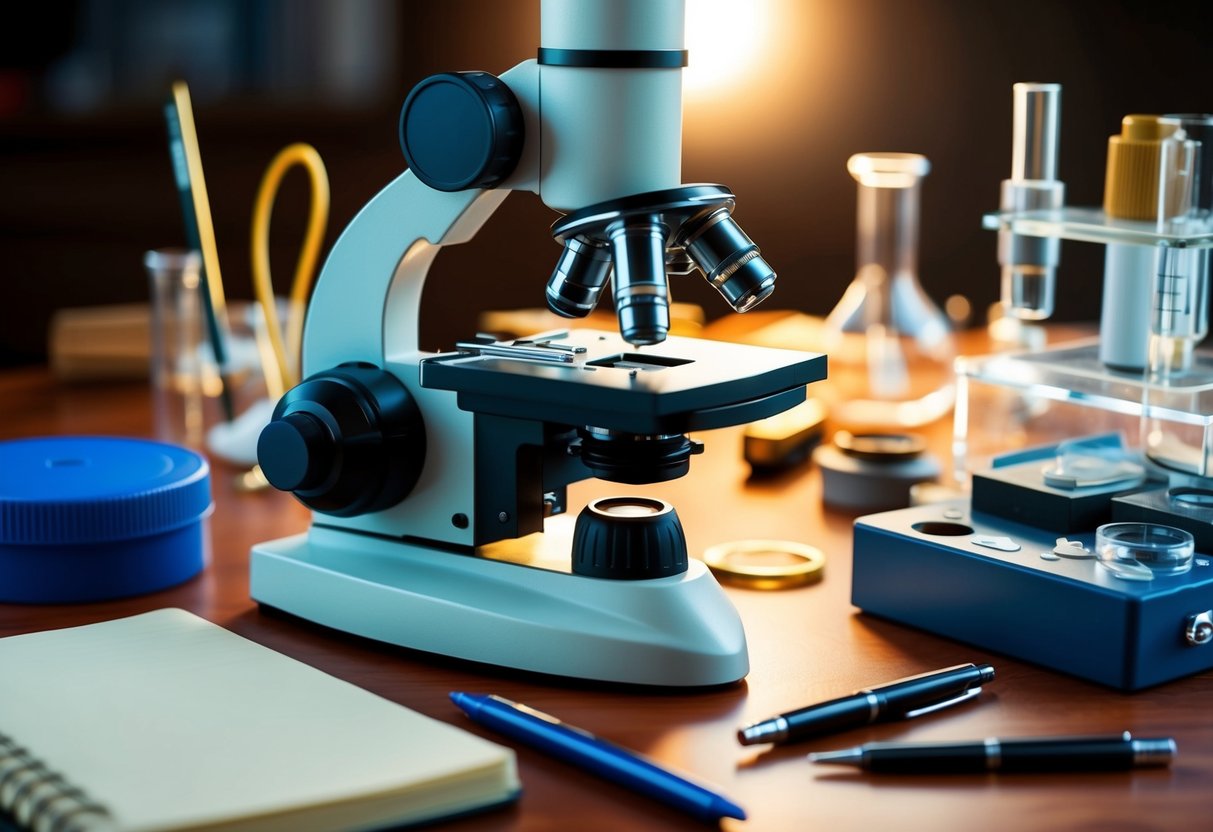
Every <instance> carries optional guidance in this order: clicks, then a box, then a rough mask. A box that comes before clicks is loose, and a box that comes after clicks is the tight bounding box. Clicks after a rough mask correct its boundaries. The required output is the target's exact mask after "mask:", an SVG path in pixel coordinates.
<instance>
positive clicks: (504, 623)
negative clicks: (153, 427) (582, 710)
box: [250, 527, 749, 687]
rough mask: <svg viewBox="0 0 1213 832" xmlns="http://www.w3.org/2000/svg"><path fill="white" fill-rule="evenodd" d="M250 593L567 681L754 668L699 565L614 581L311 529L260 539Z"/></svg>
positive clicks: (643, 680)
mask: <svg viewBox="0 0 1213 832" xmlns="http://www.w3.org/2000/svg"><path fill="white" fill-rule="evenodd" d="M250 571H251V574H250V584H251V585H250V591H251V595H252V597H253V599H254V600H256V601H258V602H260V603H262V604H266V605H268V606H271V607H275V608H277V609H280V610H283V611H284V612H288V613H291V614H292V615H296V616H299V617H300V618H304V619H307V620H309V621H314V622H316V623H318V624H322V625H324V626H327V627H332V628H334V629H337V630H342V631H345V632H349V633H354V634H356V635H360V636H364V637H366V638H371V639H375V640H377V641H383V642H387V643H389V644H396V645H400V646H402V647H409V648H413V649H417V650H423V651H426V652H430V653H438V654H441V655H445V656H453V657H456V658H461V659H468V660H471V661H477V662H484V663H487V664H493V665H500V666H503V667H512V668H517V669H520V670H529V671H535V672H539V673H549V674H554V675H558V676H569V677H574V678H581V679H593V680H597V681H609V682H625V683H633V684H643V685H666V686H676V687H701V686H709V685H720V684H725V683H728V682H735V681H737V680H739V679H741V678H743V677H744V676H745V675H746V673H747V672H748V671H749V655H748V652H747V649H746V641H745V632H744V631H743V629H742V626H741V619H740V617H739V616H738V614H737V611H736V610H735V609H734V608H733V606H732V604H730V603H729V601H728V599H727V598H726V597H725V594H724V591H723V590H722V589H721V588H720V585H719V584H718V583H716V580H715V578H713V577H712V574H711V573H710V572H709V571H708V570H707V567H706V566H704V564H703V563H702V562H701V561H698V560H692V561H691V563H690V568H689V569H688V571H687V572H686V573H685V574H683V575H680V576H676V577H669V578H656V579H652V580H643V581H611V580H603V579H600V578H587V577H583V576H580V575H572V574H568V573H561V572H551V571H548V570H544V569H535V568H532V567H527V566H519V565H516V564H511V563H505V562H500V561H491V560H484V559H482V558H478V557H474V556H470V555H459V554H451V553H448V552H442V551H436V550H433V549H426V548H424V547H421V546H418V545H414V544H409V543H404V542H398V541H392V540H386V539H381V538H374V537H368V536H366V535H360V534H352V533H349V532H343V531H339V530H336V529H328V528H321V527H313V528H312V529H311V531H310V532H309V533H308V534H302V535H296V536H294V537H287V538H282V539H280V540H273V541H268V542H266V543H260V544H258V545H256V546H254V547H253V550H252V555H251V570H250Z"/></svg>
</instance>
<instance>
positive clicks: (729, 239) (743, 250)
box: [678, 207, 775, 312]
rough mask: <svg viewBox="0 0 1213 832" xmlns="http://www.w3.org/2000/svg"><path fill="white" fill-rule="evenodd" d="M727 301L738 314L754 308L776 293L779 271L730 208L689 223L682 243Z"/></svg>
mask: <svg viewBox="0 0 1213 832" xmlns="http://www.w3.org/2000/svg"><path fill="white" fill-rule="evenodd" d="M678 242H679V243H680V244H681V245H683V246H684V247H685V248H686V252H687V254H688V255H690V257H691V260H692V261H694V263H695V265H697V266H698V267H699V268H700V269H701V270H702V271H703V274H704V277H706V278H707V280H708V283H711V284H712V286H714V287H715V288H716V290H717V291H718V292H720V294H721V295H723V296H724V299H725V300H727V301H728V302H729V304H730V305H731V306H732V307H733V308H734V309H735V310H737V311H738V312H746V311H748V310H750V309H753V308H754V307H755V306H757V305H758V304H760V303H762V301H764V300H766V298H767V296H768V295H770V294H771V292H773V291H775V271H774V269H772V268H771V267H770V266H769V265H768V264H767V262H766V261H765V260H763V259H762V256H761V254H760V252H759V249H758V246H756V245H755V244H754V241H753V240H751V239H750V238H749V237H748V236H746V233H745V232H744V231H742V230H741V226H739V225H738V224H737V222H736V221H735V220H734V219H733V217H732V216H731V215H730V213H729V209H728V208H724V207H722V208H717V209H716V210H715V211H712V212H711V213H710V214H708V215H707V216H706V217H703V218H702V219H700V220H697V221H692V222H690V223H687V226H686V227H684V228H683V229H682V231H681V232H680V234H679V241H678Z"/></svg>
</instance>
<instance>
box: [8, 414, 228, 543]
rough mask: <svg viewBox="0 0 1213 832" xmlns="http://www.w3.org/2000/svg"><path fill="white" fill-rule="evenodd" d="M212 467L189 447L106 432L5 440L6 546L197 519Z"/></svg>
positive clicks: (206, 503)
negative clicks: (123, 436) (109, 435)
mask: <svg viewBox="0 0 1213 832" xmlns="http://www.w3.org/2000/svg"><path fill="white" fill-rule="evenodd" d="M210 505H211V493H210V467H209V466H208V465H207V462H206V460H205V459H204V458H203V457H201V456H200V455H198V454H196V453H194V452H193V451H191V450H188V449H186V448H182V447H178V446H176V445H167V444H164V443H162V442H150V441H147V440H142V439H127V438H120V437H106V436H76V437H69V436H63V437H45V438H38V439H21V440H14V441H9V442H0V545H5V546H29V545H50V546H56V545H58V546H62V545H71V544H89V543H101V542H107V541H119V540H129V539H131V538H137V537H143V536H146V535H153V534H159V533H163V532H167V531H170V530H173V529H177V528H180V527H183V526H186V525H189V524H194V523H198V522H199V519H200V518H201V517H202V516H203V515H204V514H205V513H206V512H207V511H208V509H209V508H210Z"/></svg>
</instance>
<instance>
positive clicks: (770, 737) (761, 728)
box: [737, 717, 788, 745]
mask: <svg viewBox="0 0 1213 832" xmlns="http://www.w3.org/2000/svg"><path fill="white" fill-rule="evenodd" d="M787 738H788V723H787V720H785V719H783V718H782V717H777V718H775V719H768V720H764V721H763V722H756V723H754V724H753V725H749V726H747V727H745V728H739V729H737V742H739V743H741V744H742V745H758V744H759V743H764V742H783V741H784V740H786V739H787Z"/></svg>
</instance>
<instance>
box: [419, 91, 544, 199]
mask: <svg viewBox="0 0 1213 832" xmlns="http://www.w3.org/2000/svg"><path fill="white" fill-rule="evenodd" d="M524 129H525V128H524V121H523V115H522V108H521V107H520V106H519V105H518V99H517V98H515V97H514V93H513V92H512V91H511V90H510V88H509V87H508V86H506V84H505V83H504V82H503V81H501V79H499V78H497V77H496V76H494V75H491V74H489V73H487V72H444V73H441V74H438V75H431V76H430V77H429V78H426V79H424V80H423V81H421V82H420V83H419V84H417V86H415V87H413V89H412V91H411V92H409V95H408V98H406V99H405V101H404V107H403V108H402V109H401V111H400V149H401V150H403V151H404V158H405V160H406V161H407V162H408V164H409V169H410V170H412V171H413V173H414V174H415V175H416V176H417V178H418V179H420V180H421V181H422V182H424V183H425V184H426V185H429V186H430V187H431V188H434V189H435V190H438V191H463V190H468V189H471V188H493V187H496V186H497V185H499V184H500V183H501V182H502V181H503V180H504V179H505V178H506V177H507V176H509V175H510V174H511V173H513V172H514V168H515V167H516V166H517V165H518V159H519V158H520V157H521V155H522V143H523V136H524Z"/></svg>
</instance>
